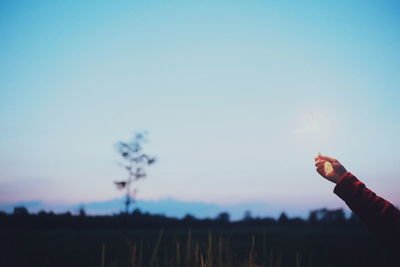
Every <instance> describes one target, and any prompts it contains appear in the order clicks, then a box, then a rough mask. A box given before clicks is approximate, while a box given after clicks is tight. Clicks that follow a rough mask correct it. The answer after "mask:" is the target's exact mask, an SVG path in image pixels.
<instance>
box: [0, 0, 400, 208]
mask: <svg viewBox="0 0 400 267" xmlns="http://www.w3.org/2000/svg"><path fill="white" fill-rule="evenodd" d="M399 12H400V5H399V4H398V2H397V1H332V2H326V1H307V2H299V1H218V0H214V1H173V0H171V1H1V2H0V132H1V134H0V203H3V204H4V203H14V202H21V201H37V200H39V201H43V202H45V203H48V204H49V205H73V204H78V203H86V202H91V203H92V202H96V201H106V200H110V199H114V198H119V197H121V196H122V194H123V192H121V191H118V190H117V189H116V188H115V187H114V185H113V181H114V180H121V179H124V178H125V177H126V173H125V172H124V170H123V169H122V168H120V166H119V165H118V163H119V162H120V156H119V155H118V153H117V152H116V149H115V144H116V143H117V142H118V141H128V140H129V139H130V138H131V137H132V136H133V133H134V132H136V131H142V130H146V131H148V133H149V134H148V139H149V142H148V143H147V144H145V147H144V150H145V152H147V153H149V154H151V155H156V156H157V160H158V161H157V164H155V165H153V166H151V167H149V168H148V170H147V173H148V177H147V179H145V180H143V181H140V182H138V183H137V185H136V186H137V188H138V195H137V197H138V198H139V199H142V200H147V201H156V200H161V199H169V198H173V199H176V200H179V201H185V202H204V203H214V204H218V205H235V204H238V205H239V204H241V203H266V204H268V205H279V207H285V206H288V207H289V206H291V205H297V206H302V207H303V208H304V209H312V208H318V207H330V208H337V207H344V206H345V205H344V203H343V202H342V201H341V200H340V199H339V198H338V197H337V196H335V195H334V194H333V188H334V184H332V183H330V182H328V181H326V180H324V179H323V178H322V177H320V176H319V175H318V174H317V173H316V172H315V168H314V162H313V158H314V156H315V155H316V154H317V153H318V152H321V153H323V154H327V155H330V156H332V157H335V158H338V159H339V160H340V161H341V162H342V163H343V165H344V166H345V167H346V168H347V170H348V171H351V172H352V173H354V174H355V175H356V176H357V177H358V178H359V179H360V180H362V181H363V182H365V183H366V184H367V186H368V187H370V188H371V189H373V190H374V191H376V193H377V194H378V195H381V196H383V197H385V198H386V199H388V200H390V201H392V202H393V203H394V204H395V205H400V194H398V190H399V186H400V158H399V156H398V153H399V151H400V142H399V139H398V138H399V136H400V118H399V115H400V106H399V103H400V88H399V87H400V16H399V14H400V13H399Z"/></svg>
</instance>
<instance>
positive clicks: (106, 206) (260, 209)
mask: <svg viewBox="0 0 400 267" xmlns="http://www.w3.org/2000/svg"><path fill="white" fill-rule="evenodd" d="M123 205H124V198H116V199H111V200H107V201H99V202H89V203H83V204H79V205H78V204H77V205H70V206H67V205H65V206H60V205H52V204H48V203H43V202H42V201H29V202H18V203H8V204H1V203H0V210H3V211H5V212H9V213H10V212H12V211H13V209H14V207H15V206H24V207H26V208H27V209H28V210H29V211H30V212H32V213H36V212H38V211H40V210H45V211H54V212H56V213H60V212H66V211H70V212H72V213H77V212H78V211H79V209H80V208H82V207H83V208H84V209H85V211H86V213H87V214H90V215H96V214H98V215H100V214H110V215H111V214H116V213H119V212H120V211H121V210H122V209H123ZM134 209H140V210H141V211H142V212H149V213H151V214H163V215H166V216H169V217H177V218H182V217H184V216H185V215H187V214H191V215H193V216H195V217H197V218H214V217H216V216H217V215H218V214H219V213H221V212H228V213H229V214H230V216H231V219H233V220H238V219H241V218H243V215H244V213H245V212H246V211H250V212H251V214H252V215H253V216H254V217H257V216H261V217H275V218H277V217H278V216H279V214H280V213H281V212H282V211H285V212H286V213H287V214H289V215H290V216H301V217H306V215H307V214H308V209H307V210H306V209H304V207H299V206H292V207H288V206H282V205H274V204H272V203H260V202H255V203H239V204H232V205H218V204H212V203H204V202H185V201H178V200H175V199H172V198H165V199H160V200H137V201H136V202H135V203H134V204H133V205H132V210H134Z"/></svg>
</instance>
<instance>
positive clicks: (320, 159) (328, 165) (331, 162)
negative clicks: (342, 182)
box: [314, 153, 347, 184]
mask: <svg viewBox="0 0 400 267" xmlns="http://www.w3.org/2000/svg"><path fill="white" fill-rule="evenodd" d="M314 160H315V166H316V167H317V172H318V173H319V174H321V176H322V177H324V178H325V179H327V180H329V181H331V182H332V183H335V184H336V183H337V182H338V181H339V179H340V178H341V177H342V176H343V175H345V174H346V173H347V171H346V169H345V167H343V166H342V164H340V162H339V161H338V160H336V159H333V158H330V157H327V156H323V155H321V153H318V155H317V156H316V157H315V158H314Z"/></svg>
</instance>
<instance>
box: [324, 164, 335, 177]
mask: <svg viewBox="0 0 400 267" xmlns="http://www.w3.org/2000/svg"><path fill="white" fill-rule="evenodd" d="M324 172H325V175H326V176H330V175H331V174H332V173H333V167H332V164H331V163H330V162H328V161H326V162H325V163H324Z"/></svg>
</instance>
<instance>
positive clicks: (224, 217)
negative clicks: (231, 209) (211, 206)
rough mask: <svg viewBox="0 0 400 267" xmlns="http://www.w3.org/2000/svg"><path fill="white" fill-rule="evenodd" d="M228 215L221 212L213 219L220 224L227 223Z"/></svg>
mask: <svg viewBox="0 0 400 267" xmlns="http://www.w3.org/2000/svg"><path fill="white" fill-rule="evenodd" d="M229 217H230V216H229V213H227V212H221V213H220V214H218V215H217V217H216V218H215V219H216V220H217V221H218V222H222V223H229V219H230V218H229Z"/></svg>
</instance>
